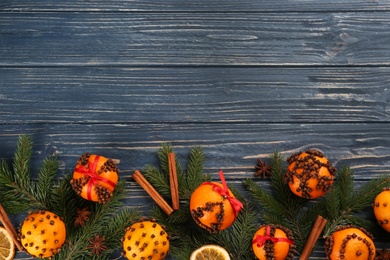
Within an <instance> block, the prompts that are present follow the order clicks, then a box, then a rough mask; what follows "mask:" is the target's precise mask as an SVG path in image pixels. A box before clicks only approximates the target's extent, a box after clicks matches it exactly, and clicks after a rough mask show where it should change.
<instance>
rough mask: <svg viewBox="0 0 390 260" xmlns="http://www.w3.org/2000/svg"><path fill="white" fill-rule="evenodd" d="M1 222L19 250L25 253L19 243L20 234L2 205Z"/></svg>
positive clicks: (0, 208)
mask: <svg viewBox="0 0 390 260" xmlns="http://www.w3.org/2000/svg"><path fill="white" fill-rule="evenodd" d="M0 222H1V223H2V224H3V226H4V228H5V230H7V232H8V233H9V234H10V236H11V237H12V240H13V241H14V244H15V246H16V247H17V248H18V250H19V251H24V249H23V246H22V244H21V243H20V241H19V238H18V234H17V233H16V230H15V228H14V226H13V225H12V223H11V220H10V219H9V217H8V215H7V213H6V212H5V210H4V208H3V206H2V205H1V204H0Z"/></svg>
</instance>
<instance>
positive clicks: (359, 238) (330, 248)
mask: <svg viewBox="0 0 390 260" xmlns="http://www.w3.org/2000/svg"><path fill="white" fill-rule="evenodd" d="M325 251H326V255H327V256H328V258H329V259H331V260H340V259H343V260H359V259H361V260H373V259H374V258H375V254H376V248H375V245H374V242H373V237H372V235H371V234H370V233H368V232H367V231H366V230H364V229H363V228H357V227H353V226H351V225H348V226H340V227H338V228H337V229H336V231H335V232H334V233H333V234H332V235H331V236H330V237H327V238H326V240H325Z"/></svg>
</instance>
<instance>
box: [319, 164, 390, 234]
mask: <svg viewBox="0 0 390 260" xmlns="http://www.w3.org/2000/svg"><path fill="white" fill-rule="evenodd" d="M389 185H390V177H389V176H380V177H378V178H375V179H372V180H370V181H368V182H366V183H365V184H364V185H363V186H361V187H360V188H359V189H356V190H355V188H354V177H353V173H352V171H351V169H350V168H349V167H343V168H341V169H340V170H339V172H338V174H337V178H336V181H335V184H334V187H333V189H332V190H331V191H330V192H329V193H328V194H327V195H326V196H325V200H324V202H323V208H324V209H325V215H326V218H327V219H328V223H327V225H326V227H325V230H324V236H329V235H331V234H332V233H333V232H334V231H335V230H336V228H337V226H340V225H346V224H353V225H355V226H360V227H363V228H365V229H367V230H369V231H370V232H374V231H375V230H374V229H375V225H372V224H370V223H369V221H365V220H363V219H361V218H359V217H356V216H355V214H356V213H359V212H360V211H362V210H364V209H366V208H368V207H370V206H371V205H372V202H373V201H374V199H375V197H376V195H377V194H379V193H380V192H381V191H382V189H383V188H384V187H387V186H389Z"/></svg>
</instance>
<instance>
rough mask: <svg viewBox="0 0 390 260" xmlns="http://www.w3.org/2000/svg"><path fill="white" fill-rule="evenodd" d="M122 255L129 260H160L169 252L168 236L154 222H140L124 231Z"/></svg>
mask: <svg viewBox="0 0 390 260" xmlns="http://www.w3.org/2000/svg"><path fill="white" fill-rule="evenodd" d="M122 245H123V255H124V256H125V257H126V258H127V259H130V260H135V259H137V260H161V259H164V258H165V257H166V256H167V254H168V251H169V245H170V244H169V236H168V234H167V232H166V231H165V230H164V228H163V227H162V226H161V225H160V224H158V223H157V222H155V221H152V220H142V221H139V222H136V223H134V224H133V225H131V226H130V227H128V228H127V229H126V234H125V236H124V237H123V239H122Z"/></svg>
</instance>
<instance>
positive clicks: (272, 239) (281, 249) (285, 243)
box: [252, 225, 295, 260]
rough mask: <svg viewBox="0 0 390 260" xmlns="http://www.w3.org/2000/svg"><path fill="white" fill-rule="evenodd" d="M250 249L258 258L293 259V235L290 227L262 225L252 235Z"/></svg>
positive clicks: (264, 259) (262, 259) (263, 259)
mask: <svg viewBox="0 0 390 260" xmlns="http://www.w3.org/2000/svg"><path fill="white" fill-rule="evenodd" d="M252 250H253V253H254V254H255V256H256V257H257V259H260V260H269V259H273V260H283V259H293V257H294V253H295V246H294V237H293V235H292V232H291V230H290V229H288V228H286V227H283V226H280V225H263V226H261V227H260V228H259V229H258V230H257V231H256V233H255V235H254V236H253V240H252Z"/></svg>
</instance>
